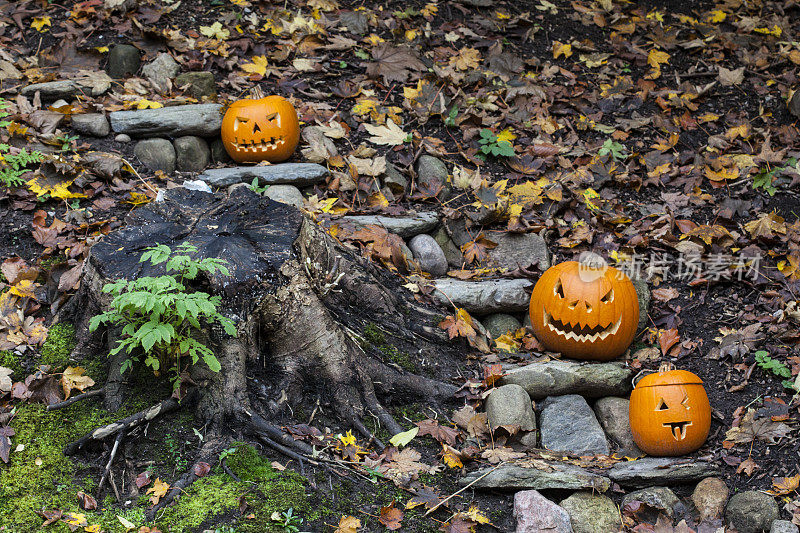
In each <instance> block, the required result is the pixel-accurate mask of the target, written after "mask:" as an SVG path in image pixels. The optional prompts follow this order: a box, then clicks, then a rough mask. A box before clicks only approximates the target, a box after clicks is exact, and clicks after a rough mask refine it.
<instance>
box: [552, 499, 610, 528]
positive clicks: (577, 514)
mask: <svg viewBox="0 0 800 533" xmlns="http://www.w3.org/2000/svg"><path fill="white" fill-rule="evenodd" d="M559 505H560V506H561V507H562V508H563V509H564V510H565V511H567V514H569V519H570V523H571V524H572V531H574V532H575V533H613V532H617V531H622V521H621V520H620V514H619V510H618V509H617V506H616V505H614V502H613V501H612V500H611V498H609V497H608V496H603V495H602V494H592V493H591V492H576V493H575V494H573V495H572V496H570V497H569V498H566V499H565V500H562V501H561V503H560V504H559Z"/></svg>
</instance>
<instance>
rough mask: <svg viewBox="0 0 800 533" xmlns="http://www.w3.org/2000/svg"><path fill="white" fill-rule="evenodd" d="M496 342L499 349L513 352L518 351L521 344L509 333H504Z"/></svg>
mask: <svg viewBox="0 0 800 533" xmlns="http://www.w3.org/2000/svg"><path fill="white" fill-rule="evenodd" d="M494 344H495V346H496V347H497V349H498V350H502V351H504V352H511V353H515V352H518V351H519V345H520V343H519V342H518V341H517V340H516V339H515V338H514V337H512V336H511V335H509V334H508V333H503V334H502V335H500V336H499V337H497V338H496V339H495V341H494Z"/></svg>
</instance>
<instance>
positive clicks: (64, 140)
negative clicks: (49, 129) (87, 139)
mask: <svg viewBox="0 0 800 533" xmlns="http://www.w3.org/2000/svg"><path fill="white" fill-rule="evenodd" d="M78 139H80V137H78V136H77V135H68V134H66V133H64V134H61V135H59V136H58V137H55V139H54V140H55V141H56V142H57V143H58V144H60V145H61V148H60V150H61V151H62V152H66V151H69V150H71V149H72V147H73V145H74V144H75V141H77V140H78Z"/></svg>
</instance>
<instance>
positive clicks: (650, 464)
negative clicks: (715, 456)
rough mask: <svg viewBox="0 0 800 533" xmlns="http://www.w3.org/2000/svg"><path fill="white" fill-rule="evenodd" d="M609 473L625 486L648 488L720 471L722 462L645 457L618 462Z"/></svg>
mask: <svg viewBox="0 0 800 533" xmlns="http://www.w3.org/2000/svg"><path fill="white" fill-rule="evenodd" d="M607 473H608V476H609V477H610V478H611V479H612V480H614V481H616V482H617V483H619V484H620V485H622V486H624V487H633V488H644V487H653V486H659V485H674V484H681V483H693V482H695V481H697V480H699V479H702V478H704V477H708V476H713V475H716V474H719V466H717V465H715V464H713V463H710V462H708V461H703V460H697V459H671V458H668V457H645V458H643V459H637V460H636V461H626V462H624V463H617V464H615V465H614V466H612V467H611V468H610V469H609V470H608V472H607Z"/></svg>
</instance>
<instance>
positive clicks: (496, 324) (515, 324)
mask: <svg viewBox="0 0 800 533" xmlns="http://www.w3.org/2000/svg"><path fill="white" fill-rule="evenodd" d="M481 321H482V322H483V325H484V326H486V329H487V330H488V331H489V334H490V335H491V336H492V338H493V339H496V338H497V337H499V336H500V335H503V334H505V333H508V332H511V333H514V332H515V331H517V330H518V329H519V328H521V327H522V325H521V324H520V323H519V320H517V319H516V318H514V317H513V316H511V315H509V314H506V313H493V314H491V315H487V316H485V317H483V318H482V319H481Z"/></svg>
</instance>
